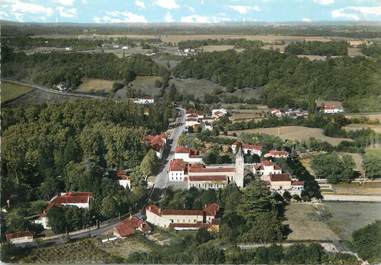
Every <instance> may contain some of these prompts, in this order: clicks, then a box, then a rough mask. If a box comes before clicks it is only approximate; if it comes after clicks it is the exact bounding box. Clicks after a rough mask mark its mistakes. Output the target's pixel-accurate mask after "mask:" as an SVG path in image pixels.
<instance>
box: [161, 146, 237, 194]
mask: <svg viewBox="0 0 381 265" xmlns="http://www.w3.org/2000/svg"><path fill="white" fill-rule="evenodd" d="M168 177H169V181H171V182H186V186H187V188H188V189H190V188H192V187H195V188H198V189H220V188H224V187H225V186H226V185H228V184H229V183H232V182H234V183H236V185H237V186H238V187H240V188H243V186H244V158H243V154H242V150H241V148H239V149H238V151H237V153H236V158H235V164H230V165H204V164H200V163H195V164H191V163H186V162H185V161H184V160H182V159H174V160H171V161H170V164H169V170H168Z"/></svg>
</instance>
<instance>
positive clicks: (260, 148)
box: [242, 144, 262, 150]
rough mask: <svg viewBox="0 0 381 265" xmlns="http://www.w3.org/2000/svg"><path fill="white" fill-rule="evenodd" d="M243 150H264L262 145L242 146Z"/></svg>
mask: <svg viewBox="0 0 381 265" xmlns="http://www.w3.org/2000/svg"><path fill="white" fill-rule="evenodd" d="M242 148H246V149H254V150H262V146H261V145H255V144H242Z"/></svg>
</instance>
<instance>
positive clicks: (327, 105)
mask: <svg viewBox="0 0 381 265" xmlns="http://www.w3.org/2000/svg"><path fill="white" fill-rule="evenodd" d="M316 106H317V107H318V108H319V109H320V111H321V112H323V113H324V114H337V113H343V112H344V108H343V104H342V103H341V102H340V101H319V100H317V101H316Z"/></svg>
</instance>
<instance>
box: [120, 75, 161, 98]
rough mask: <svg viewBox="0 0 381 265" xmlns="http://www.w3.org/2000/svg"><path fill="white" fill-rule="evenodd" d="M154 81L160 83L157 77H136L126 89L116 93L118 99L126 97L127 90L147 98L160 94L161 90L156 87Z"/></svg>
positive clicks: (159, 78)
mask: <svg viewBox="0 0 381 265" xmlns="http://www.w3.org/2000/svg"><path fill="white" fill-rule="evenodd" d="M156 80H159V81H162V78H161V77H159V76H137V77H136V79H135V80H134V81H132V82H131V83H130V84H129V85H128V87H124V88H122V89H120V90H118V91H117V92H116V96H117V97H119V98H125V97H127V90H135V92H136V93H141V94H143V95H147V96H156V95H159V94H160V91H161V88H160V87H156V85H155V82H156Z"/></svg>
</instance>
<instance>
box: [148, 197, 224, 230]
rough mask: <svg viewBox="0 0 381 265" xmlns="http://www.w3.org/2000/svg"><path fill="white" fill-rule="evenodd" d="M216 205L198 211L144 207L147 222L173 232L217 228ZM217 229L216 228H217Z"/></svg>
mask: <svg viewBox="0 0 381 265" xmlns="http://www.w3.org/2000/svg"><path fill="white" fill-rule="evenodd" d="M219 208H220V207H219V205H218V204H217V203H211V204H209V205H205V207H204V208H203V209H200V210H175V209H166V210H163V209H160V208H159V207H157V206H156V205H149V206H147V207H146V216H147V222H149V223H151V224H154V225H156V226H159V227H162V228H172V229H174V230H198V229H200V228H202V227H204V228H207V229H208V230H209V229H213V226H214V229H215V228H216V227H215V226H218V224H217V222H216V215H217V212H218V211H219ZM217 229H218V228H217Z"/></svg>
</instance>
